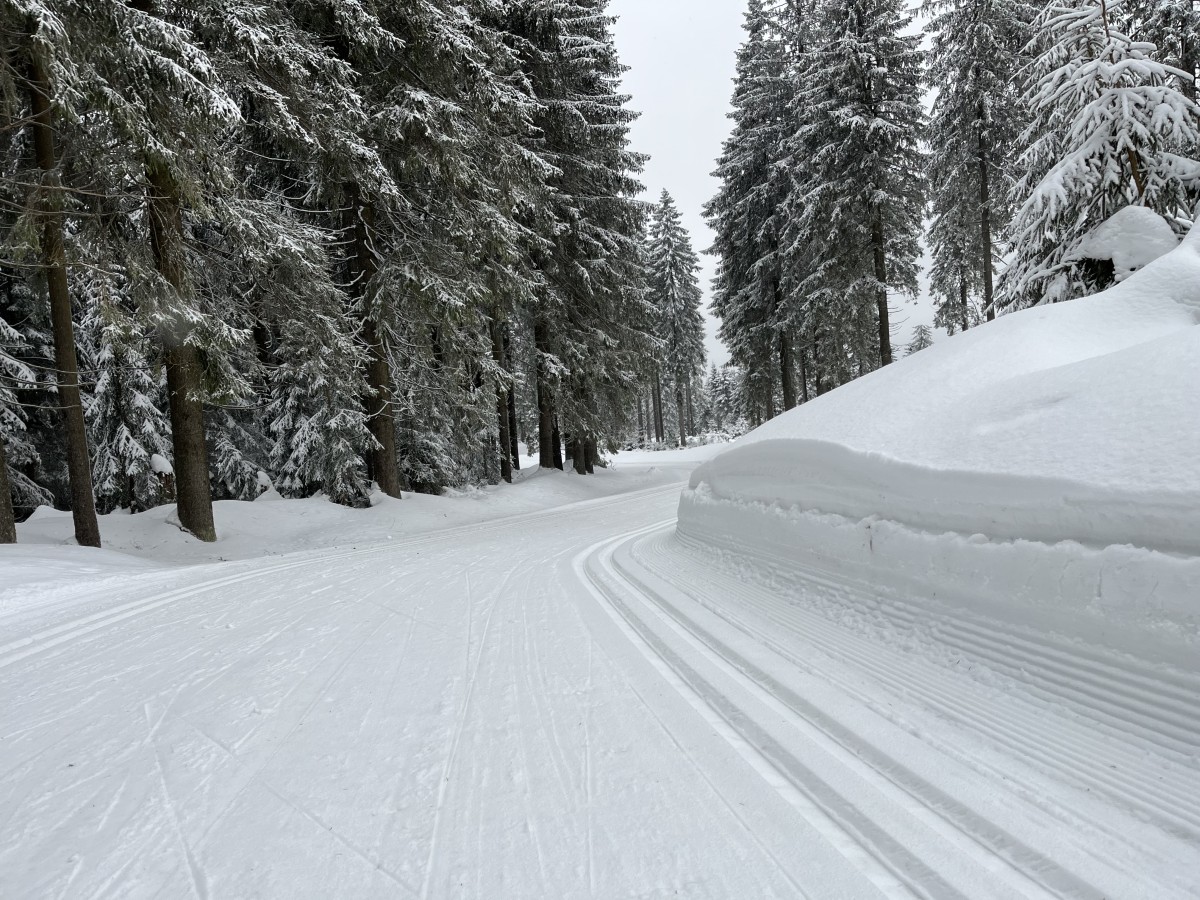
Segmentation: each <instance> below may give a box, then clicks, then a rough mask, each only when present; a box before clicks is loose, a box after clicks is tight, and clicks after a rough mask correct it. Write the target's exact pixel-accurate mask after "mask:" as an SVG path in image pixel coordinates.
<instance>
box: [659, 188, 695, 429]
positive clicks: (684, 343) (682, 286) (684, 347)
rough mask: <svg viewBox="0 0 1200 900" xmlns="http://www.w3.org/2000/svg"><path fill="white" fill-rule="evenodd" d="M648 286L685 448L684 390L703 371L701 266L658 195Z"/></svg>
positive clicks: (667, 200)
mask: <svg viewBox="0 0 1200 900" xmlns="http://www.w3.org/2000/svg"><path fill="white" fill-rule="evenodd" d="M647 257H648V260H649V273H648V274H649V279H648V280H649V288H650V297H651V301H652V302H653V303H654V306H655V308H656V310H657V312H658V335H659V339H660V340H661V341H662V348H663V349H662V354H663V355H662V360H663V364H662V368H663V370H664V371H666V372H667V373H668V374H669V375H670V378H671V383H672V386H673V388H674V392H675V408H676V414H677V417H678V420H679V445H680V446H681V447H686V446H687V438H688V434H689V431H690V429H689V427H688V423H687V404H686V396H685V395H686V391H687V390H688V386H689V385H690V383H691V380H692V379H693V378H694V377H695V376H696V375H699V374H700V373H701V372H703V371H704V317H703V315H701V313H700V302H701V299H702V294H701V291H700V280H699V277H698V274H697V273H698V272H699V271H700V262H699V260H698V259H697V258H696V253H695V251H694V250H693V249H692V242H691V238H690V237H689V236H688V233H687V230H686V229H685V228H684V227H683V221H682V219H681V218H680V215H679V210H678V208H677V207H676V206H675V201H674V199H673V198H672V197H671V195H670V193H668V192H667V191H665V190H664V191H663V192H662V196H661V197H660V198H659V202H658V206H657V207H656V208H655V210H654V215H653V217H652V219H651V224H650V247H649V252H648V253H647Z"/></svg>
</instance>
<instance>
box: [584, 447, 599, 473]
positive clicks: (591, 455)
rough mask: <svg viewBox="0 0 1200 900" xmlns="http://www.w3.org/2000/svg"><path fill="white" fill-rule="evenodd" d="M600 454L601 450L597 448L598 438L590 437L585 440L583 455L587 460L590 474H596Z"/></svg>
mask: <svg viewBox="0 0 1200 900" xmlns="http://www.w3.org/2000/svg"><path fill="white" fill-rule="evenodd" d="M598 456H599V452H598V451H597V448H596V439H595V438H588V439H587V440H586V441H584V442H583V457H584V459H585V460H586V461H587V463H586V468H587V473H588V474H589V475H595V474H596V459H597V457H598Z"/></svg>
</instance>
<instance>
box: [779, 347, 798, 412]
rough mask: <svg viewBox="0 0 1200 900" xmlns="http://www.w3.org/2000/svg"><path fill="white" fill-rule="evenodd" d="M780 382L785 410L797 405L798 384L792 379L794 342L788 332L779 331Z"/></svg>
mask: <svg viewBox="0 0 1200 900" xmlns="http://www.w3.org/2000/svg"><path fill="white" fill-rule="evenodd" d="M779 383H780V385H781V386H782V388H783V411H784V412H787V411H788V410H789V409H793V408H795V406H796V386H795V384H794V382H793V380H792V342H791V341H789V340H788V336H787V332H786V331H781V332H779Z"/></svg>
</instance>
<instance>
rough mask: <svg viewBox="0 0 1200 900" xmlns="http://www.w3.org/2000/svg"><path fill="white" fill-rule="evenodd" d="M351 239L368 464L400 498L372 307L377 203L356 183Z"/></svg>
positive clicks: (384, 362) (383, 345) (384, 367)
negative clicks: (363, 353) (363, 355)
mask: <svg viewBox="0 0 1200 900" xmlns="http://www.w3.org/2000/svg"><path fill="white" fill-rule="evenodd" d="M350 200H351V203H350V207H351V211H350V214H351V215H352V216H353V217H354V218H353V221H352V223H351V240H352V242H353V250H354V275H355V278H354V285H355V294H356V297H357V299H358V302H359V304H360V307H361V312H362V339H363V343H364V344H366V346H367V369H366V377H367V387H368V388H370V394H368V396H367V397H366V403H365V406H366V410H367V427H368V428H369V429H370V431H371V436H372V437H373V438H374V439H375V446H374V447H372V448H371V450H370V452H369V453H368V454H367V468H368V469H370V472H371V477H372V478H373V479H374V480H375V483H376V484H378V485H379V489H380V490H381V491H383V492H384V493H385V494H387V495H388V496H389V497H395V498H396V499H397V500H399V499H400V497H401V491H400V460H399V457H398V456H397V454H396V414H395V409H394V406H393V404H392V364H391V360H390V359H389V358H388V346H387V336H386V333H385V332H384V330H383V329H382V328H381V327H380V322H379V315H378V311H376V310H374V309H372V304H371V300H370V285H371V281H372V280H373V279H374V278H375V274H376V273H377V272H378V271H379V259H378V257H377V256H376V255H375V207H374V206H372V205H371V203H370V201H368V200H364V199H363V197H362V193H361V191H360V190H359V188H358V186H357V185H351V186H350Z"/></svg>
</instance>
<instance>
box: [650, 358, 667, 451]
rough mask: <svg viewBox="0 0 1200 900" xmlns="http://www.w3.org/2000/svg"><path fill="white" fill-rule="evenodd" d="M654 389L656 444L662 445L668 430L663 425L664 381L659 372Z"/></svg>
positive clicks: (655, 378) (656, 375)
mask: <svg viewBox="0 0 1200 900" xmlns="http://www.w3.org/2000/svg"><path fill="white" fill-rule="evenodd" d="M652 389H653V391H654V394H653V397H652V400H653V402H654V442H655V443H656V444H661V443H663V442H664V441H666V439H667V429H666V426H664V425H663V408H662V379H661V378H659V375H658V372H657V371H655V373H654V380H653V384H652Z"/></svg>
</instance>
